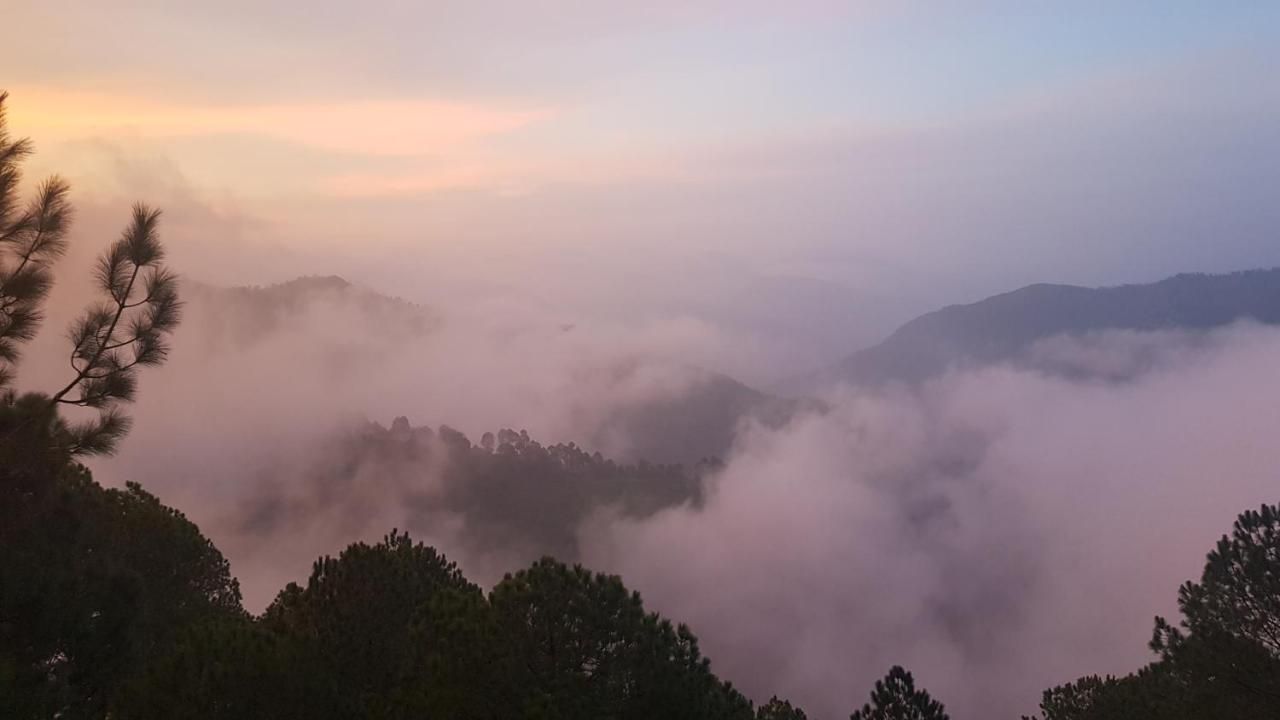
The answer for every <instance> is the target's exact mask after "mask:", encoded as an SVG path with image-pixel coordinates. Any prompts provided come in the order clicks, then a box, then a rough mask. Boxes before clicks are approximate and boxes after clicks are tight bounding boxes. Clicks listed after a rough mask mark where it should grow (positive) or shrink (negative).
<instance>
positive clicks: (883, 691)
mask: <svg viewBox="0 0 1280 720" xmlns="http://www.w3.org/2000/svg"><path fill="white" fill-rule="evenodd" d="M849 720H948V718H947V713H946V712H945V711H944V709H943V707H942V703H940V702H938V701H936V700H934V699H933V698H931V697H929V693H928V692H926V691H925V690H923V689H921V690H917V689H916V681H915V679H914V678H913V677H911V673H909V672H907V671H906V670H904V669H902V668H901V667H900V666H897V665H895V666H893V668H891V669H890V670H889V674H888V675H886V676H885V677H884V679H883V680H877V681H876V687H875V689H874V690H872V691H871V702H869V703H867V704H866V705H863V706H862V709H861V710H855V711H854V713H853V714H852V715H850V716H849Z"/></svg>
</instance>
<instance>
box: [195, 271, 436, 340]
mask: <svg viewBox="0 0 1280 720" xmlns="http://www.w3.org/2000/svg"><path fill="white" fill-rule="evenodd" d="M182 291H183V298H184V300H186V302H187V305H188V313H189V314H191V315H193V316H194V317H189V318H188V322H189V323H192V324H198V325H199V326H200V327H201V329H202V330H203V331H204V333H203V335H204V336H205V338H207V339H208V340H210V341H214V342H220V343H221V342H229V343H231V344H232V345H233V346H241V345H244V344H247V343H252V342H255V341H257V340H260V339H262V338H264V337H266V336H268V335H270V334H272V333H278V332H281V331H283V330H286V329H289V328H291V327H296V326H297V325H298V324H299V323H304V322H309V321H310V319H311V316H312V313H314V312H316V311H317V310H319V311H322V312H325V313H328V314H331V315H341V316H343V317H344V319H350V320H354V321H357V322H361V323H362V324H363V327H364V328H365V329H366V330H367V331H370V332H373V333H377V334H381V335H393V334H398V333H399V334H406V335H410V336H420V335H423V334H425V333H427V332H429V331H430V330H432V329H433V328H434V327H436V326H437V325H438V324H439V319H438V318H437V317H436V316H435V314H434V313H432V312H431V311H430V310H428V309H427V308H425V307H422V306H420V305H415V304H414V303H410V302H407V301H405V300H401V299H399V298H394V297H388V296H386V295H382V294H380V293H377V292H374V291H372V290H368V289H365V288H362V287H359V286H357V285H354V284H352V283H350V282H348V281H347V280H345V279H343V278H341V277H339V276H337V275H329V276H307V277H299V278H294V279H293V280H289V281H286V282H282V283H277V284H275V285H267V286H238V287H219V286H215V285H207V284H204V283H201V282H197V281H193V280H184V281H183V284H182Z"/></svg>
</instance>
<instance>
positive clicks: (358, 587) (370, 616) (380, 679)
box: [263, 531, 475, 717]
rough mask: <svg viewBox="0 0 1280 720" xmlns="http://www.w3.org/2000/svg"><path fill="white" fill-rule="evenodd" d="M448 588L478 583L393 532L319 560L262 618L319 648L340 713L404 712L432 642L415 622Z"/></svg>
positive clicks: (381, 714)
mask: <svg viewBox="0 0 1280 720" xmlns="http://www.w3.org/2000/svg"><path fill="white" fill-rule="evenodd" d="M444 590H459V591H475V586H474V585H471V584H470V583H469V582H467V580H466V579H465V578H464V577H463V576H462V573H461V572H460V571H459V570H458V568H457V566H456V565H454V564H453V563H451V562H449V561H448V560H447V559H446V558H445V557H444V556H443V555H441V554H439V553H438V552H436V551H435V549H434V548H430V547H427V546H425V545H423V544H422V543H414V542H413V541H412V540H411V539H410V538H409V536H408V535H407V534H404V533H399V532H396V531H392V533H391V534H390V535H388V536H386V537H385V538H384V539H383V540H382V542H379V543H378V544H376V545H366V544H364V543H356V544H354V545H351V546H349V547H348V548H347V549H346V550H343V551H342V553H341V554H340V555H339V556H338V557H337V558H332V557H324V558H321V559H320V560H317V561H316V563H315V565H314V566H313V569H312V572H311V577H310V579H309V580H308V581H307V585H306V587H305V588H303V587H299V586H298V585H296V584H294V583H290V584H289V585H288V586H287V587H286V588H285V589H284V590H283V591H282V592H281V593H280V594H279V596H277V597H276V599H275V601H274V602H273V603H272V604H271V606H270V607H269V608H267V611H266V613H265V615H264V618H263V623H264V626H265V627H267V628H268V629H270V630H273V631H276V632H280V633H282V634H285V635H289V636H293V637H296V638H298V639H299V640H300V641H302V642H303V643H305V645H306V646H307V647H308V648H310V650H311V651H312V652H314V653H316V654H317V656H318V657H319V658H320V659H321V661H322V663H323V667H324V671H325V672H326V673H327V677H328V679H329V681H330V682H332V683H334V684H336V685H339V686H341V687H342V688H343V693H342V699H341V708H340V710H341V712H340V713H339V716H340V717H398V716H399V715H397V714H396V712H395V711H394V710H395V707H396V706H397V705H398V703H399V702H400V696H401V695H402V694H404V693H406V692H411V689H410V686H411V685H412V684H414V683H416V682H418V681H419V679H418V678H416V677H415V676H414V675H413V668H414V665H415V658H417V657H418V656H419V654H420V652H422V651H423V648H421V647H420V646H419V645H420V643H422V642H424V641H426V639H425V638H424V637H423V636H422V635H421V634H417V635H415V634H414V633H413V628H414V627H415V625H416V624H417V623H418V621H419V619H420V617H421V615H422V613H423V612H424V611H425V609H426V607H427V605H428V604H429V603H430V601H431V599H432V597H433V595H434V594H435V593H437V592H441V591H444Z"/></svg>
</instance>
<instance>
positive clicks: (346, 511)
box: [235, 417, 719, 565]
mask: <svg viewBox="0 0 1280 720" xmlns="http://www.w3.org/2000/svg"><path fill="white" fill-rule="evenodd" d="M718 467H719V464H718V463H714V462H708V463H701V464H698V465H696V466H691V467H689V468H685V467H683V466H678V465H660V464H651V463H648V462H644V461H641V462H637V463H634V464H627V463H616V462H614V461H613V460H609V459H606V458H605V457H603V456H602V455H601V454H600V453H598V452H596V453H588V452H587V451H585V450H583V449H582V448H580V447H578V446H577V445H575V444H573V443H559V444H553V445H543V444H541V443H539V442H537V441H536V440H534V439H532V438H531V437H530V436H529V433H528V432H526V431H523V430H522V431H520V432H516V431H513V430H502V431H500V432H498V433H497V434H496V435H495V434H493V433H485V434H484V435H483V436H482V437H481V438H480V443H479V444H473V443H472V442H471V441H470V440H469V439H468V438H467V436H466V435H464V434H462V433H461V432H458V431H457V430H454V429H452V428H450V427H449V426H447V425H441V426H439V427H438V428H436V429H434V430H433V429H432V428H430V427H426V426H422V427H414V426H411V425H410V423H409V421H408V419H407V418H404V417H399V418H396V419H395V421H394V422H393V423H392V424H391V427H390V428H387V427H384V426H383V425H381V424H379V423H374V422H370V423H365V424H364V425H362V426H359V427H354V428H351V429H349V430H348V431H346V432H344V433H342V434H340V435H338V436H335V437H332V438H330V440H329V441H328V442H326V443H325V444H324V446H323V447H322V448H318V449H316V450H315V451H314V455H313V456H312V457H310V459H309V461H308V462H307V463H305V464H304V465H302V466H300V467H295V468H293V469H292V471H290V472H284V473H281V472H278V471H272V472H263V473H261V476H260V477H259V478H258V479H257V480H256V481H255V482H254V483H253V484H252V485H250V486H249V487H248V488H247V492H246V493H245V494H244V495H243V496H242V505H241V507H240V508H239V510H238V511H237V512H236V513H235V516H236V517H237V518H238V525H239V527H237V528H236V534H237V535H238V536H244V537H252V538H256V539H257V540H256V541H272V540H283V539H284V538H286V537H299V536H306V535H308V534H310V533H312V532H316V531H320V532H322V533H324V534H326V535H328V534H334V533H335V532H336V531H341V532H337V534H339V535H344V536H345V535H349V536H353V537H359V536H362V535H364V534H367V533H369V532H371V531H377V530H379V529H380V528H382V527H384V526H398V527H402V528H405V529H408V530H410V531H411V532H414V533H416V534H420V535H424V536H427V537H433V538H435V539H436V540H437V541H439V542H444V543H446V544H447V545H448V546H449V547H450V548H452V551H453V552H455V553H460V554H462V555H463V556H465V557H469V558H473V559H479V558H491V559H494V560H495V562H496V564H498V565H501V564H502V563H503V562H509V561H511V560H512V559H513V558H514V559H517V560H519V561H522V562H523V561H528V560H533V559H536V558H538V557H540V556H543V555H553V556H555V557H557V558H560V559H563V560H566V561H570V560H576V559H578V558H579V557H580V553H579V550H578V531H579V529H580V527H581V526H582V524H583V523H584V522H586V521H587V520H588V519H589V518H590V517H591V516H592V515H593V514H595V513H608V514H616V515H617V516H620V517H626V518H644V517H648V516H650V515H652V514H653V513H655V512H658V511H659V510H663V509H665V508H670V507H676V506H680V505H686V504H687V505H689V506H692V507H697V506H700V505H701V503H702V500H703V484H702V483H703V481H702V478H703V475H704V474H706V473H707V472H709V471H711V470H714V469H716V468H718ZM497 561H501V562H497ZM477 562H483V560H482V559H481V560H477Z"/></svg>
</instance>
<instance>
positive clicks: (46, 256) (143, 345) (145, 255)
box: [0, 92, 182, 457]
mask: <svg viewBox="0 0 1280 720" xmlns="http://www.w3.org/2000/svg"><path fill="white" fill-rule="evenodd" d="M7 99H8V94H7V93H3V92H0V444H4V445H11V446H17V445H21V446H23V447H25V448H28V449H31V447H32V445H33V444H35V443H39V444H44V445H47V446H48V449H49V450H51V451H54V452H55V453H58V454H62V455H65V456H68V457H72V456H77V455H94V454H109V453H111V452H112V451H113V450H114V449H115V446H116V444H117V443H118V442H119V440H120V438H121V437H123V436H124V434H125V433H126V432H128V429H129V418H127V417H126V416H125V415H124V414H123V413H122V412H121V408H120V406H121V405H122V404H123V403H127V402H130V401H132V400H133V397H134V393H135V391H136V389H137V370H138V368H139V367H143V366H148V365H158V364H160V363H162V362H164V360H165V358H166V357H167V355H168V352H169V349H168V346H167V344H166V336H167V335H168V334H169V333H171V332H172V331H173V329H174V328H175V327H176V326H177V324H178V320H179V316H180V311H181V307H182V303H181V302H180V301H179V300H178V291H177V278H176V276H174V274H173V273H171V272H170V271H169V270H168V269H167V268H166V267H165V266H164V264H163V261H164V247H163V246H162V245H161V244H160V240H159V236H158V234H157V225H158V222H159V218H160V213H159V211H157V210H152V209H150V208H147V207H146V206H144V205H135V206H134V208H133V218H132V222H131V223H130V225H129V227H128V228H127V229H126V230H125V231H124V233H123V234H122V235H121V237H120V238H119V239H118V240H116V242H115V243H113V244H112V245H111V246H110V247H109V248H108V249H107V250H106V252H105V253H104V254H103V255H102V257H101V258H99V260H98V264H97V267H96V271H95V280H96V281H97V285H98V288H99V290H101V291H102V293H103V294H104V295H105V300H104V301H102V302H100V303H97V304H95V305H93V306H91V307H89V308H88V309H87V310H86V311H85V313H84V314H83V316H82V317H81V318H80V319H79V320H78V321H77V322H76V323H75V324H74V325H73V326H72V328H71V341H72V349H71V353H70V357H69V361H70V365H71V368H72V370H73V373H74V375H73V377H72V379H71V380H70V381H69V382H68V383H67V384H66V385H65V386H63V387H62V388H61V389H60V390H58V391H57V392H55V393H54V394H53V395H51V396H45V395H39V394H36V393H28V394H25V395H21V396H19V395H18V393H17V392H15V391H14V390H13V389H12V388H11V385H12V384H13V380H14V373H13V366H14V365H15V364H16V362H17V360H18V358H19V354H20V346H21V344H22V343H24V342H26V341H28V340H30V339H31V338H33V337H34V336H35V334H36V331H37V330H38V329H39V326H40V321H41V320H42V319H43V311H42V306H43V304H44V301H45V299H46V298H47V296H48V294H49V289H50V288H51V287H52V285H53V271H52V269H53V265H54V263H55V262H56V261H57V260H58V258H60V257H61V256H62V255H63V253H64V252H65V251H66V246H67V242H66V234H67V230H68V229H69V227H70V222H71V206H70V204H69V203H68V201H67V195H68V192H69V186H68V185H67V183H66V182H65V181H64V180H62V179H61V178H58V177H56V176H55V177H52V178H50V179H48V180H46V181H44V182H43V183H42V184H41V185H40V186H39V188H38V189H37V191H36V194H35V197H34V198H33V199H32V200H31V201H29V202H28V203H26V204H25V205H24V204H22V203H21V202H20V200H19V185H20V183H21V180H22V167H21V166H22V161H23V160H24V159H25V158H27V157H28V156H29V155H30V154H31V152H32V146H31V142H30V141H29V140H27V139H21V140H14V139H12V138H11V137H10V136H9V132H8V125H7V120H6V116H5V112H4V110H5V106H4V103H5V101H6V100H7ZM61 407H81V408H90V409H93V410H96V411H97V417H96V418H94V419H91V420H87V421H80V422H75V423H67V422H65V421H64V420H63V419H62V418H61V417H60V415H59V413H58V409H59V408H61ZM4 450H5V448H3V447H0V451H4ZM6 455H7V452H0V457H3V456H6Z"/></svg>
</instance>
